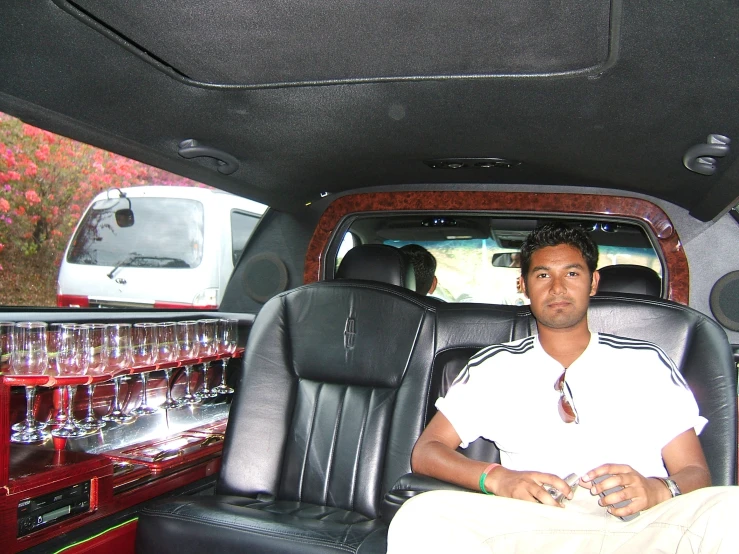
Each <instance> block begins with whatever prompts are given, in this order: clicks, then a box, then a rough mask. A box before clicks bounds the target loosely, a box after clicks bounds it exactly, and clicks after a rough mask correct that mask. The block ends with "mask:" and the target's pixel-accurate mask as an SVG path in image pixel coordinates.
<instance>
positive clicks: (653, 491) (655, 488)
mask: <svg viewBox="0 0 739 554" xmlns="http://www.w3.org/2000/svg"><path fill="white" fill-rule="evenodd" d="M608 474H611V477H609V478H608V479H605V480H603V481H601V482H600V483H598V484H597V485H596V484H593V483H592V481H593V479H595V478H596V477H599V476H601V475H608ZM580 485H581V486H583V487H585V488H586V489H590V493H591V494H592V495H597V494H600V493H601V492H603V491H606V490H608V489H612V488H614V487H618V486H621V487H624V488H623V489H621V490H620V491H617V492H614V493H611V494H609V495H608V496H606V497H604V498H601V499H600V500H599V501H598V503H599V504H600V505H601V506H612V505H613V504H618V503H619V502H621V501H623V500H631V503H630V504H628V505H627V506H624V507H623V508H608V511H609V512H610V513H612V514H613V515H615V516H619V517H623V516H628V515H631V514H635V513H637V512H641V511H642V510H647V509H649V508H651V507H652V506H656V505H657V504H659V503H660V502H664V501H665V500H667V499H669V498H672V495H671V494H670V491H669V490H667V487H665V485H664V483H662V482H661V481H660V480H659V479H656V478H654V477H651V478H647V477H644V476H643V475H642V474H640V473H639V472H637V471H636V470H634V469H633V468H632V467H631V466H628V465H619V464H604V465H602V466H599V467H596V468H595V469H593V470H591V471H589V472H587V473H586V474H585V475H583V476H582V477H581V478H580Z"/></svg>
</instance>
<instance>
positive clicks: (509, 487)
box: [485, 466, 572, 508]
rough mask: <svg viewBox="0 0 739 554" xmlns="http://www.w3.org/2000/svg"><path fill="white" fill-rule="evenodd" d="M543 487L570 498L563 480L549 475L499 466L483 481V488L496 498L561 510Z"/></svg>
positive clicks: (570, 495) (570, 494)
mask: <svg viewBox="0 0 739 554" xmlns="http://www.w3.org/2000/svg"><path fill="white" fill-rule="evenodd" d="M544 485H548V486H551V487H554V488H555V489H557V490H558V491H560V492H562V493H564V495H565V496H566V497H567V498H569V499H571V498H572V490H571V489H570V486H569V485H568V484H567V483H566V482H565V481H564V480H563V479H561V478H559V477H557V476H556V475H552V474H550V473H539V472H538V471H514V470H512V469H506V468H504V467H503V466H499V467H496V468H495V469H494V470H492V471H491V472H490V473H489V474H488V476H487V479H485V488H486V489H487V490H489V491H491V492H492V493H493V494H495V495H496V496H505V497H507V498H517V499H518V500H526V501H528V502H538V503H539V504H546V505H547V506H557V507H560V508H561V507H562V505H561V504H560V503H559V502H557V501H556V500H554V498H552V495H551V494H549V491H548V490H547V489H545V488H544Z"/></svg>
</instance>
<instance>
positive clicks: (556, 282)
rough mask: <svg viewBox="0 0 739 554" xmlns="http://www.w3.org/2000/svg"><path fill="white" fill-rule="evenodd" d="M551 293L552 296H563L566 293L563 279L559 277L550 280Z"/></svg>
mask: <svg viewBox="0 0 739 554" xmlns="http://www.w3.org/2000/svg"><path fill="white" fill-rule="evenodd" d="M551 291H552V294H564V293H565V292H566V291H567V287H566V285H565V282H564V279H562V278H561V277H554V278H553V279H552V286H551Z"/></svg>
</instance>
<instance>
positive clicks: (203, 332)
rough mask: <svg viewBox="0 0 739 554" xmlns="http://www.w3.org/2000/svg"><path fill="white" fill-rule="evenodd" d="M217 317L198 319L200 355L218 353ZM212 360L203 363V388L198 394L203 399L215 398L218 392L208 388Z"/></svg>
mask: <svg viewBox="0 0 739 554" xmlns="http://www.w3.org/2000/svg"><path fill="white" fill-rule="evenodd" d="M217 323H218V320H217V319H201V320H199V321H198V342H199V343H200V356H212V355H213V354H215V353H216V350H217V346H218V344H217V342H216V324H217ZM210 364H211V362H204V363H203V388H201V389H200V390H199V391H198V393H197V396H199V397H200V398H201V399H205V398H215V397H216V396H218V393H216V392H213V389H210V388H208V370H209V369H210Z"/></svg>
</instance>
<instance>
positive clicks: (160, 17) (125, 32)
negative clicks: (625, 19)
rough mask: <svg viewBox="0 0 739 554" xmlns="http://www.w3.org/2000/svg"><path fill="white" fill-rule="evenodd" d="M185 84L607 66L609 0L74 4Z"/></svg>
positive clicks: (111, 0)
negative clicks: (182, 77)
mask: <svg viewBox="0 0 739 554" xmlns="http://www.w3.org/2000/svg"><path fill="white" fill-rule="evenodd" d="M74 4H75V5H77V6H80V7H81V8H82V9H83V10H85V11H86V12H87V13H88V14H90V15H91V16H92V17H94V18H95V19H97V20H98V21H99V22H101V23H103V24H104V25H106V26H107V27H108V28H110V29H112V30H114V31H115V32H116V33H118V34H119V35H120V36H122V37H125V38H126V39H127V40H128V41H131V42H133V43H134V44H137V45H138V46H139V48H141V49H143V50H145V51H146V52H147V53H149V54H151V55H153V56H155V57H156V58H158V59H159V60H161V61H163V62H164V63H165V64H167V65H169V66H171V67H173V68H174V69H176V70H177V71H178V72H180V73H181V74H183V75H185V76H187V77H188V78H190V79H193V80H195V81H199V82H205V83H219V84H268V83H285V82H306V81H326V80H343V79H350V80H351V79H358V78H383V77H405V76H433V75H441V76H443V75H457V74H461V75H476V74H547V73H562V72H571V71H579V70H584V69H588V68H591V67H594V66H598V65H601V64H603V63H605V61H606V59H607V58H608V54H609V51H608V46H609V33H610V11H611V2H609V1H607V0H599V1H594V0H566V1H561V2H552V1H549V2H536V3H529V2H520V1H519V0H481V1H478V2H446V1H443V0H435V1H432V2H424V3H420V4H419V3H418V2H414V1H413V0H394V1H393V2H387V3H385V2H382V3H378V2H373V1H371V0H356V1H353V2H342V1H336V0H334V1H328V0H319V1H313V0H311V1H306V0H303V1H297V2H295V1H286V0H277V1H274V0H272V1H265V0H261V1H253V2H249V3H248V4H243V5H241V8H240V9H238V10H235V9H234V6H233V2H231V1H228V0H221V1H216V2H206V3H203V2H195V1H193V0H178V1H175V2H157V1H156V0H132V1H129V2H125V3H121V2H118V1H115V0H78V1H76V2H75V3H74Z"/></svg>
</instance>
